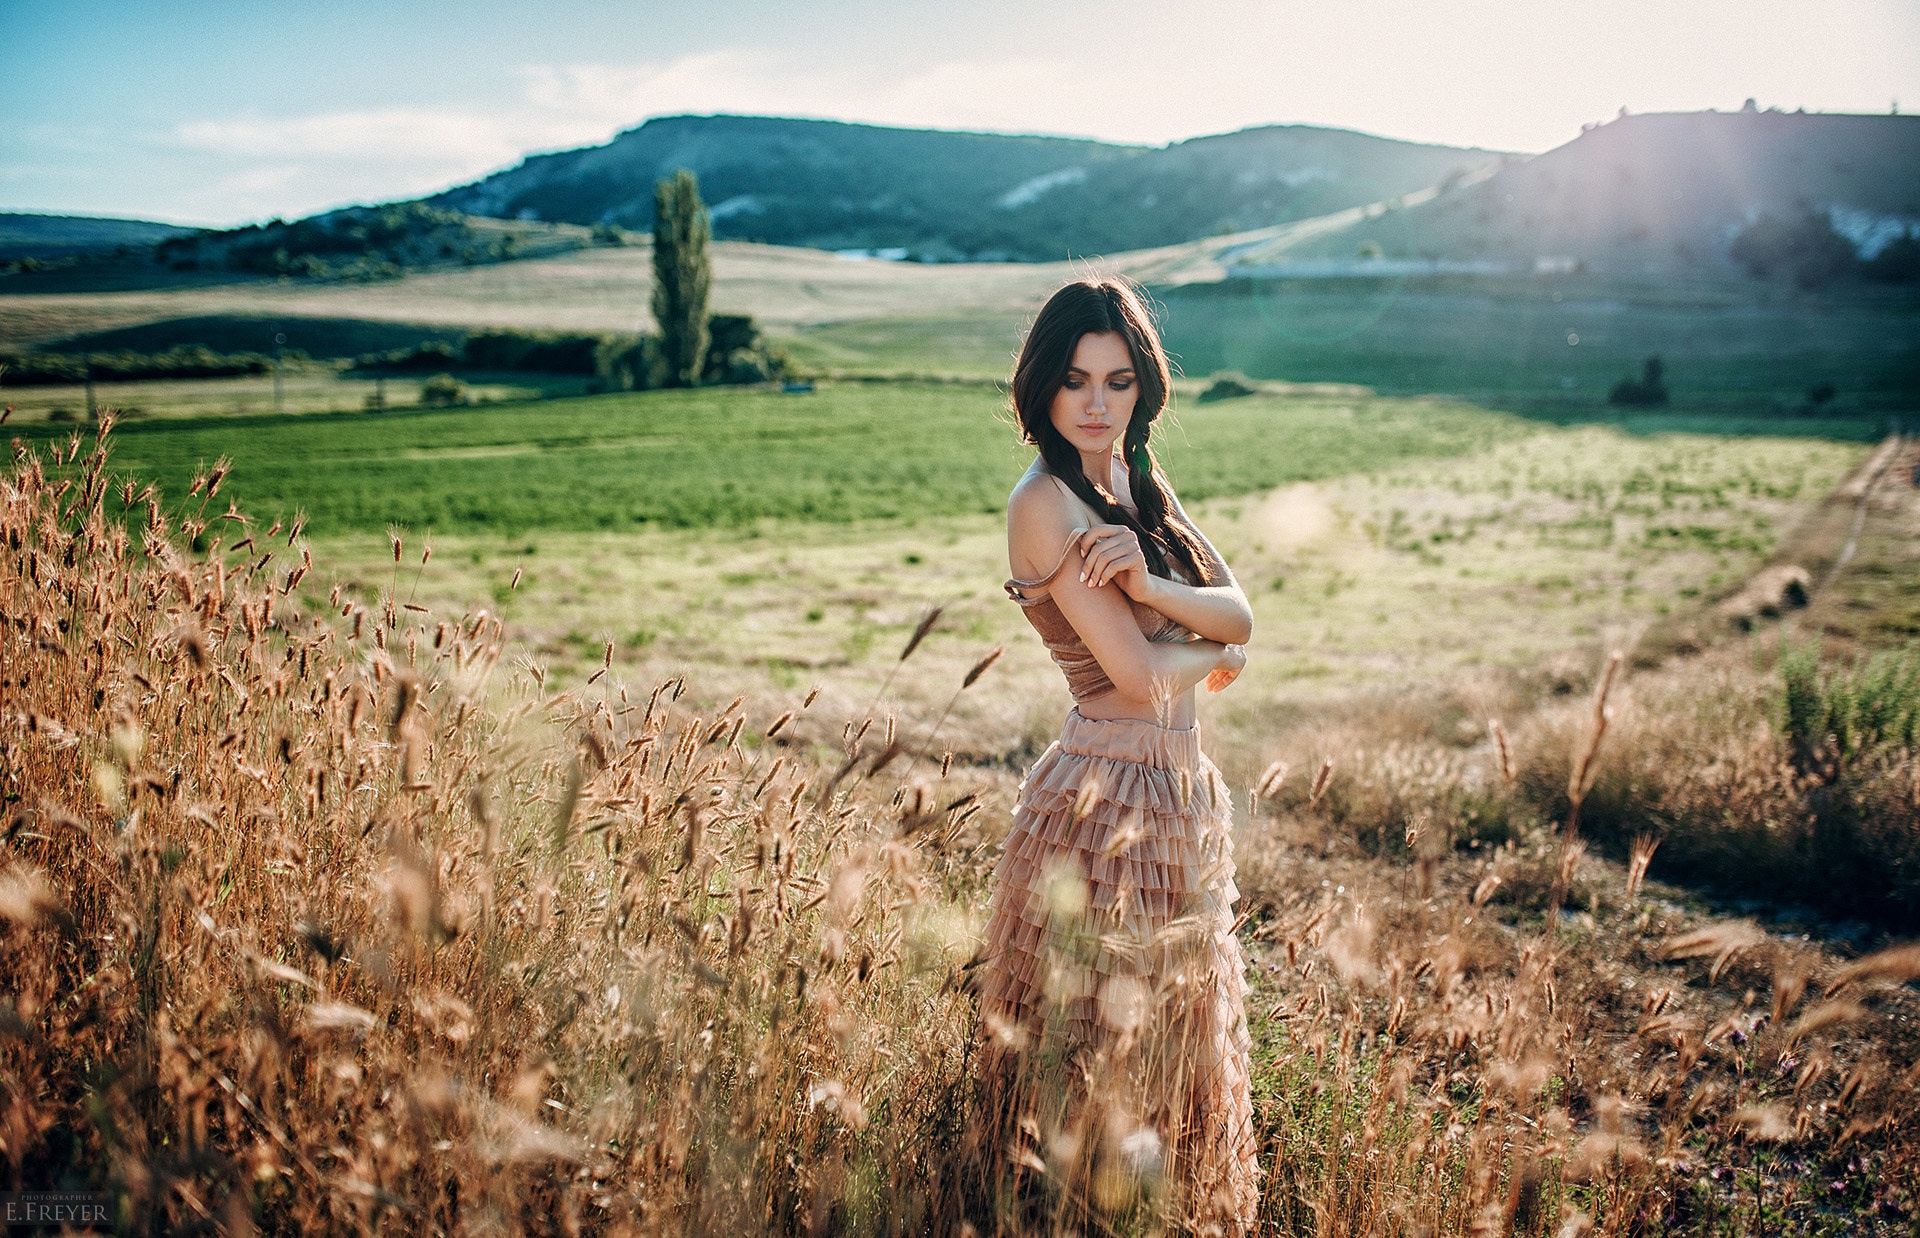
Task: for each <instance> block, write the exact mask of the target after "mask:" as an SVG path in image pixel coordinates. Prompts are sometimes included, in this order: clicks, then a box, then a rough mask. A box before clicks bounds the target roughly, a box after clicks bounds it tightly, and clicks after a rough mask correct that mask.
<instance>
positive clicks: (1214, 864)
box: [977, 710, 1258, 1232]
mask: <svg viewBox="0 0 1920 1238" xmlns="http://www.w3.org/2000/svg"><path fill="white" fill-rule="evenodd" d="M1230 830H1231V807H1230V802H1229V800H1228V797H1227V789H1226V785H1225V783H1224V782H1222V780H1221V778H1220V772H1219V771H1218V770H1217V769H1216V768H1214V765H1213V763H1212V762H1211V761H1209V760H1207V758H1206V757H1205V756H1203V755H1202V754H1201V752H1200V739H1199V732H1198V730H1197V729H1189V730H1172V729H1169V728H1166V727H1162V726H1157V725H1155V724H1153V723H1151V722H1143V721H1137V720H1133V719H1121V720H1114V721H1103V720H1097V719H1091V718H1086V717H1083V716H1082V715H1081V714H1080V713H1079V712H1078V711H1077V710H1076V711H1074V712H1073V713H1071V714H1069V715H1068V716H1067V722H1066V726H1065V727H1064V728H1063V730H1062V731H1061V735H1060V738H1059V740H1058V741H1057V742H1056V743H1054V744H1053V745H1052V746H1051V747H1049V748H1048V749H1047V751H1046V752H1045V753H1044V754H1042V755H1041V757H1040V759H1039V761H1038V762H1036V763H1035V765H1034V767H1033V769H1032V770H1031V771H1030V772H1029V773H1028V775H1027V779H1026V781H1025V782H1024V783H1022V784H1021V788H1020V797H1019V802H1018V804H1017V806H1016V807H1015V809H1014V817H1013V829H1012V832H1011V833H1010V834H1009V835H1008V837H1007V842H1006V849H1005V852H1004V853H1003V854H1002V856H1001V858H1000V862H999V864H998V866H997V868H996V870H995V877H996V879H997V880H996V884H995V890H994V894H993V902H992V907H991V914H990V917H989V920H988V924H987V929H986V946H985V951H984V956H985V960H986V961H985V962H984V964H983V965H982V967H981V976H980V978H979V980H978V982H977V983H978V986H979V993H980V1016H981V1031H982V1040H981V1044H982V1062H983V1083H984V1084H985V1089H986V1096H987V1105H988V1114H989V1117H988V1123H987V1125H988V1127H989V1129H994V1130H997V1131H998V1134H997V1135H996V1136H995V1138H996V1139H997V1140H999V1141H1000V1142H998V1144H997V1146H996V1148H995V1153H996V1154H997V1155H1000V1156H1003V1157H1004V1158H1005V1160H1006V1163H1007V1164H1009V1165H1010V1166H1012V1167H1013V1168H1014V1169H1015V1170H1016V1172H1017V1171H1018V1170H1019V1168H1020V1167H1021V1166H1025V1167H1026V1168H1028V1169H1033V1170H1044V1176H1045V1177H1046V1178H1047V1179H1048V1180H1049V1181H1050V1182H1052V1183H1053V1184H1054V1188H1055V1189H1065V1190H1068V1191H1070V1192H1077V1196H1078V1198H1079V1199H1080V1201H1081V1202H1082V1204H1083V1205H1084V1206H1085V1207H1087V1208H1091V1209H1094V1210H1098V1211H1108V1212H1110V1211H1114V1210H1116V1209H1130V1208H1133V1207H1138V1206H1142V1205H1143V1204H1145V1205H1147V1206H1157V1207H1160V1208H1163V1209H1166V1210H1168V1211H1169V1212H1170V1214H1172V1215H1173V1216H1175V1217H1177V1218H1178V1219H1180V1220H1182V1221H1184V1222H1186V1223H1191V1224H1198V1225H1202V1226H1207V1227H1217V1228H1219V1229H1222V1230H1225V1231H1227V1232H1234V1231H1238V1230H1243V1229H1245V1228H1246V1227H1247V1226H1249V1225H1250V1224H1251V1222H1252V1218H1253V1213H1254V1209H1255V1206H1256V1204H1257V1202H1258V1190H1257V1186H1256V1174H1257V1170H1256V1167H1255V1160H1254V1133H1253V1110H1252V1104H1251V1101H1250V1099H1249V1095H1248V1067H1247V1052H1248V1048H1249V1043H1250V1042H1249V1037H1248V1034H1247V1020H1246V1009H1245V993H1246V983H1245V979H1244V976H1243V974H1242V962H1241V956H1240V944H1239V942H1238V940H1237V939H1236V938H1235V936H1234V933H1233V903H1234V900H1235V899H1237V898H1238V897H1239V892H1238V890H1236V889H1235V888H1234V883H1233V843H1232V837H1231V832H1230ZM1154 1201H1157V1203H1155V1202H1154Z"/></svg>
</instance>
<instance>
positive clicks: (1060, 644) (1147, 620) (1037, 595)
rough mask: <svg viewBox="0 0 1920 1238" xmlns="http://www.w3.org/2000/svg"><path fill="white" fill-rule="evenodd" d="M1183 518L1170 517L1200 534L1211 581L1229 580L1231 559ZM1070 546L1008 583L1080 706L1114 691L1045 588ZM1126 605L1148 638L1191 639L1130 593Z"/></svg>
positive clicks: (1069, 543) (1009, 591) (1009, 592)
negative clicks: (1048, 566)
mask: <svg viewBox="0 0 1920 1238" xmlns="http://www.w3.org/2000/svg"><path fill="white" fill-rule="evenodd" d="M1184 517H1185V513H1184V512H1178V513H1175V514H1174V515H1173V517H1172V518H1173V519H1176V520H1181V521H1182V523H1184V524H1185V525H1186V526H1187V528H1189V529H1191V530H1192V531H1193V534H1194V536H1195V537H1196V538H1198V539H1199V541H1200V545H1201V547H1202V549H1203V550H1204V551H1205V552H1206V553H1205V555H1204V558H1203V560H1202V564H1201V566H1202V567H1204V568H1205V569H1206V574H1207V579H1208V581H1210V582H1217V581H1221V580H1226V579H1231V574H1230V573H1229V572H1228V570H1227V562H1226V560H1225V559H1222V558H1221V557H1220V552H1219V551H1217V550H1215V549H1214V548H1213V543H1212V542H1209V541H1208V540H1207V539H1206V535H1205V534H1203V533H1201V532H1200V530H1199V529H1197V528H1195V527H1194V524H1193V522H1192V521H1191V520H1186V519H1184ZM1084 531H1085V530H1076V531H1075V532H1074V534H1073V536H1074V537H1078V536H1080V533H1082V532H1084ZM1072 551H1073V540H1072V538H1069V539H1068V541H1067V544H1066V545H1065V546H1064V547H1062V548H1061V551H1060V561H1059V562H1058V563H1055V564H1054V565H1053V570H1052V571H1051V572H1048V573H1047V574H1046V575H1045V576H1041V577H1038V578H1036V579H1034V580H1009V581H1007V583H1006V585H1005V586H1004V588H1005V589H1006V591H1007V596H1008V597H1010V598H1012V599H1013V600H1014V601H1016V602H1018V603H1019V604H1020V609H1021V610H1022V611H1024V612H1026V616H1027V622H1029V623H1031V624H1032V625H1033V630H1034V631H1036V632H1038V633H1040V639H1041V641H1042V642H1044V643H1045V645H1046V647H1047V652H1048V653H1049V654H1051V655H1052V657H1053V661H1054V664H1055V665H1056V666H1058V667H1059V668H1060V670H1061V673H1062V674H1064V675H1066V677H1067V691H1068V692H1070V693H1072V694H1073V700H1074V704H1076V705H1077V704H1079V703H1081V702H1082V701H1091V700H1095V699H1097V698H1099V697H1102V696H1105V695H1106V694H1107V693H1109V692H1111V691H1113V680H1111V679H1109V678H1108V677H1107V672H1106V671H1105V670H1103V669H1102V668H1101V666H1100V660H1099V659H1098V658H1096V657H1094V656H1093V651H1092V650H1090V649H1088V648H1087V642H1085V641H1084V640H1081V639H1080V633H1079V632H1077V631H1075V630H1074V626H1073V624H1072V623H1071V622H1070V621H1069V620H1068V619H1067V617H1066V615H1064V614H1062V613H1061V610H1060V607H1059V604H1058V603H1056V602H1055V601H1054V600H1053V595H1052V593H1051V592H1050V591H1049V592H1042V590H1045V589H1046V588H1047V586H1048V585H1050V584H1052V583H1053V578H1054V577H1056V576H1058V575H1059V574H1060V569H1061V568H1063V567H1065V566H1066V563H1067V556H1068V555H1069V554H1071V553H1072ZM1174 571H1175V572H1176V573H1177V572H1178V571H1179V569H1177V568H1175V569H1174ZM1174 579H1176V580H1178V579H1180V577H1179V576H1178V575H1177V574H1176V576H1175V577H1174ZM1128 604H1129V605H1130V606H1132V607H1133V618H1134V622H1136V623H1138V624H1139V625H1140V633H1141V635H1143V636H1145V637H1146V638H1147V639H1148V640H1150V641H1154V642H1164V641H1184V640H1191V639H1193V633H1192V632H1189V631H1188V630H1187V629H1186V628H1184V627H1182V626H1181V625H1180V624H1178V623H1175V622H1174V621H1173V620H1171V619H1169V618H1167V617H1166V616H1165V615H1163V614H1161V613H1160V612H1159V611H1157V610H1155V609H1153V607H1151V606H1146V605H1143V604H1141V603H1139V602H1135V601H1133V600H1132V599H1131V598H1129V599H1128Z"/></svg>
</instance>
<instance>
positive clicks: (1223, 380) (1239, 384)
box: [1200, 374, 1257, 404]
mask: <svg viewBox="0 0 1920 1238" xmlns="http://www.w3.org/2000/svg"><path fill="white" fill-rule="evenodd" d="M1256 390H1257V389H1256V388H1255V387H1254V386H1253V385H1252V384H1251V383H1249V382H1248V381H1247V380H1246V379H1245V378H1244V377H1242V376H1241V375H1238V374H1222V375H1220V376H1219V377H1217V378H1215V379H1214V380H1213V382H1212V383H1211V384H1210V385H1209V386H1208V387H1207V389H1206V390H1205V391H1202V392H1201V393H1200V403H1202V404H1212V403H1214V402H1215V401H1216V400H1237V399H1239V398H1240V397H1242V396H1249V395H1253V394H1254V393H1255V391H1256Z"/></svg>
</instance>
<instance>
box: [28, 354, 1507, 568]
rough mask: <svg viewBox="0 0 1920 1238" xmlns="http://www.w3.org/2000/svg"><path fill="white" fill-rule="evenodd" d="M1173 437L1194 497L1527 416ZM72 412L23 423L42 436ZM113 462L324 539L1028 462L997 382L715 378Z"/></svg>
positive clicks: (843, 496)
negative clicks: (793, 387) (201, 483)
mask: <svg viewBox="0 0 1920 1238" xmlns="http://www.w3.org/2000/svg"><path fill="white" fill-rule="evenodd" d="M1163 430H1164V433H1163V434H1162V436H1161V447H1160V451H1161V454H1162V458H1163V460H1164V462H1165V464H1166V466H1167V468H1168V470H1169V472H1170V473H1171V474H1172V476H1173V478H1174V480H1175V481H1176V483H1177V484H1178V485H1179V487H1180V490H1181V493H1182V494H1183V495H1184V496H1186V497H1188V498H1190V499H1193V500H1200V499H1204V498H1207V497H1208V496H1210V495H1220V494H1236V493H1244V492H1247V491H1252V490H1257V489H1263V488H1266V487H1270V486H1275V485H1279V484H1282V483H1286V482H1291V481H1301V480H1307V479H1312V478H1320V477H1330V476H1336V475H1340V474H1346V473H1354V472H1363V471H1366V470H1370V469H1375V468H1380V467H1385V466H1387V465H1391V464H1394V463H1396V462H1400V461H1405V460H1413V459H1431V458H1436V457H1448V456H1457V455H1461V454H1463V453H1466V452H1470V451H1476V450H1481V449H1484V448H1486V447H1488V446H1490V445H1492V444H1494V443H1497V442H1501V441H1506V440H1511V439H1514V438H1519V437H1524V436H1525V435H1527V434H1529V433H1532V432H1533V428H1532V427H1530V426H1529V425H1528V423H1527V422H1525V421H1524V420H1521V419H1519V418H1515V417H1512V416H1508V415H1506V414H1502V413H1494V412H1488V411H1485V410H1483V409H1478V408H1473V407H1470V406H1467V405H1463V404H1458V403H1452V402H1448V401H1442V400H1429V399H1423V400H1405V399H1390V398H1375V397H1369V396H1357V397H1353V398H1346V399H1329V398H1309V397H1289V396H1278V395H1259V396H1253V397H1249V398H1245V399H1240V400H1234V401H1229V402H1223V403H1218V404H1200V403H1197V402H1195V401H1192V400H1187V401H1185V402H1184V404H1183V406H1182V407H1181V408H1180V409H1179V411H1178V412H1177V413H1175V414H1173V415H1170V416H1169V417H1168V418H1167V419H1166V421H1165V423H1164V425H1163ZM71 432H72V428H71V427H65V426H60V425H45V424H35V425H27V426H24V427H22V428H21V433H22V434H23V435H25V436H26V437H28V438H30V439H38V440H45V439H48V438H58V437H61V436H64V435H65V434H68V433H71ZM115 438H116V440H117V446H116V447H115V459H116V462H117V464H118V466H119V468H121V469H123V470H126V471H128V472H130V473H131V474H132V475H134V476H136V477H139V478H142V479H151V480H154V481H156V482H158V483H159V484H160V486H161V488H162V491H163V493H165V494H168V495H173V496H178V495H182V494H184V493H185V492H186V489H187V486H188V484H189V482H190V479H191V478H192V477H193V475H194V474H195V473H196V472H198V471H200V470H203V469H205V468H206V467H207V466H209V465H210V464H212V462H213V461H214V460H216V459H217V458H219V457H221V456H229V457H231V458H232V459H233V461H234V469H233V472H232V476H231V480H229V481H228V482H227V486H226V489H224V490H223V491H222V500H223V501H224V500H225V498H226V497H227V496H231V497H232V498H233V499H234V500H235V501H237V502H238V503H239V504H240V505H241V506H242V507H243V508H244V509H246V510H247V511H249V512H250V513H252V514H253V515H255V516H257V517H259V518H261V519H266V520H271V519H273V518H274V517H276V516H281V517H290V516H291V515H292V514H293V513H294V512H296V511H304V512H306V513H307V515H308V518H309V528H310V529H311V530H312V531H313V532H314V533H315V534H329V533H345V532H351V531H355V530H364V531H378V530H384V529H385V528H386V527H387V526H389V525H394V524H397V525H402V526H406V527H409V528H414V529H432V530H436V531H440V532H453V531H459V530H467V531H476V532H478V531H506V532H513V531H520V530H531V529H570V530H593V529H615V530H617V529H627V528H633V527H635V526H641V525H657V526H662V527H669V528H698V527H715V526H720V527H739V526H745V525H749V524H752V523H754V522H756V521H761V520H766V519H801V520H818V521H832V522H844V521H856V520H876V519H879V520H909V521H911V520H915V519H919V518H923V517H928V516H935V515H943V514H954V513H963V512H998V511H999V510H1001V509H1002V507H1003V506H1004V505H1005V502H1006V496H1007V491H1008V490H1009V489H1010V488H1011V487H1012V485H1013V483H1014V481H1015V479H1016V478H1018V476H1019V474H1020V471H1021V470H1022V469H1023V468H1025V467H1026V464H1027V462H1028V460H1029V459H1031V456H1030V455H1029V453H1028V451H1027V450H1026V449H1025V448H1022V447H1021V446H1020V445H1019V443H1018V436H1017V434H1016V432H1015V431H1014V429H1013V427H1012V424H1011V418H1010V415H1009V414H1008V413H1007V412H1006V410H1005V401H1004V397H1003V396H1002V395H1001V393H1000V392H999V390H998V389H997V388H995V387H994V386H992V385H988V384H959V383H838V384H825V385H823V386H822V387H821V388H820V389H819V390H817V391H815V392H813V393H811V394H806V395H785V394H782V393H780V392H778V391H774V390H764V389H754V390H742V389H738V388H734V389H727V388H709V389H701V390H692V391H659V392H644V393H628V394H616V395H602V396H593V397H584V398H577V399H560V400H547V401H537V402H528V403H522V404H498V405H491V406H482V407H466V408H455V409H447V410H422V409H412V410H403V411H389V412H387V413H384V414H369V413H359V412H350V413H337V414H336V413H315V414H307V415H300V416H294V415H287V416H275V415H271V414H265V415H260V414H255V415H249V416H225V417H202V418H174V419H168V420H142V421H133V422H130V423H127V424H126V425H125V426H123V427H122V428H121V429H120V430H119V431H117V432H116V435H115Z"/></svg>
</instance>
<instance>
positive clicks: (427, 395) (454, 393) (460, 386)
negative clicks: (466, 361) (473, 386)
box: [420, 374, 467, 408]
mask: <svg viewBox="0 0 1920 1238" xmlns="http://www.w3.org/2000/svg"><path fill="white" fill-rule="evenodd" d="M466 402H467V385H466V384H465V383H463V382H461V381H460V380H459V379H457V378H455V377H454V376H453V375H451V374H435V375H434V376H433V377H432V378H429V379H428V380H427V381H426V382H424V383H422V384H421V385H420V403H421V404H423V405H425V406H426V407H428V408H452V407H453V406H454V405H456V404H465V403H466Z"/></svg>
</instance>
